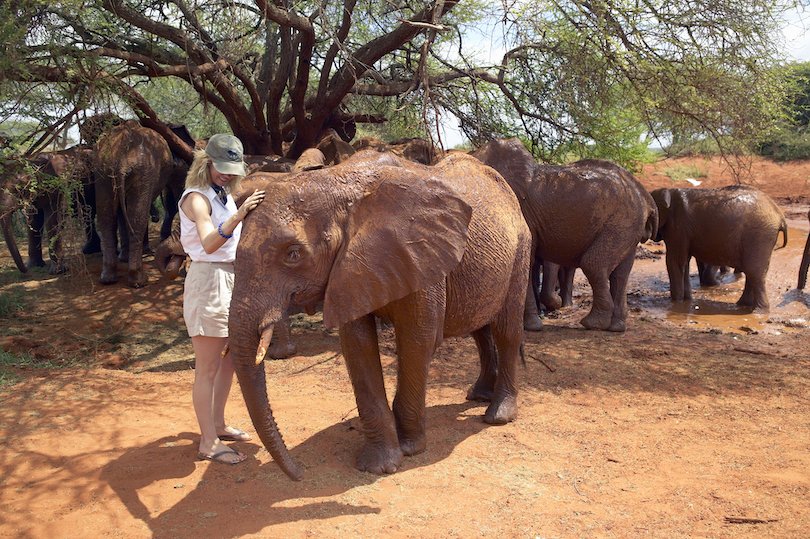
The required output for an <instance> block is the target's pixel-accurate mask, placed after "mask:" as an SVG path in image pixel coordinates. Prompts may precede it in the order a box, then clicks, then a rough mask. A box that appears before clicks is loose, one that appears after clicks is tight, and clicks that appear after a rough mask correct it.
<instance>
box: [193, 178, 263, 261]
mask: <svg viewBox="0 0 810 539" xmlns="http://www.w3.org/2000/svg"><path fill="white" fill-rule="evenodd" d="M262 200H264V191H259V190H256V191H254V192H253V194H252V195H250V196H249V197H248V198H247V200H245V202H244V204H242V206H241V207H240V208H239V209H238V210H237V211H236V213H234V214H233V215H231V216H230V217H228V218H227V219H225V221H223V222H222V226H221V227H220V226H219V225H220V223H215V222H213V221H212V220H211V213H210V212H211V210H210V207H209V203H208V199H207V198H206V197H205V196H203V195H202V194H200V193H196V192H191V193H189V194H188V195H186V198H185V199H183V202H182V204H180V209H181V210H183V212H184V213H185V214H186V216H187V217H188V218H189V219H191V220H192V221H194V224H195V225H196V226H197V234H198V235H199V236H200V242H201V243H202V246H203V249H204V250H205V252H206V253H208V254H211V253H214V252H216V251H217V249H219V248H220V247H222V246H223V245H224V244H225V242H226V241H228V238H226V237H224V236H222V235H220V229H221V230H222V234H225V236H230V235H231V234H233V231H234V229H236V225H238V224H239V223H241V222H242V220H243V219H244V218H245V216H247V214H248V213H249V212H250V211H251V210H252V209H253V208H255V207H256V206H258V205H259V203H260V202H261V201H262Z"/></svg>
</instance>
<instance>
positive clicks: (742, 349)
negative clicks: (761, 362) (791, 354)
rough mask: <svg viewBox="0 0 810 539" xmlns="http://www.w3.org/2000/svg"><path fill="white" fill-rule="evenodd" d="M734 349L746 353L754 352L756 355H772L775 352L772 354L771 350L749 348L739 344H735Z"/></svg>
mask: <svg viewBox="0 0 810 539" xmlns="http://www.w3.org/2000/svg"><path fill="white" fill-rule="evenodd" d="M732 350H734V351H736V352H743V353H745V354H753V355H755V356H772V355H774V354H771V353H770V352H764V351H762V350H750V349H748V348H740V347H739V346H735V347H734V348H732Z"/></svg>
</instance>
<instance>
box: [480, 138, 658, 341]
mask: <svg viewBox="0 0 810 539" xmlns="http://www.w3.org/2000/svg"><path fill="white" fill-rule="evenodd" d="M473 155H474V156H475V157H477V158H478V159H480V160H481V161H483V162H484V163H485V164H487V165H489V166H491V167H493V168H494V169H495V170H497V171H498V172H500V173H501V174H503V177H504V178H505V179H506V181H507V182H508V183H509V186H510V187H511V188H512V190H513V191H514V192H515V194H516V195H517V198H518V200H519V201H520V207H521V210H522V211H523V215H524V216H525V218H526V222H527V223H528V225H529V229H530V230H531V232H532V242H533V248H534V257H533V264H535V265H536V264H537V261H538V260H539V259H542V260H543V261H544V262H553V263H555V264H559V265H560V266H563V267H566V268H568V269H569V270H570V271H571V272H573V270H575V269H576V268H581V269H582V272H583V273H584V274H585V277H587V278H588V282H589V283H590V285H591V288H592V289H593V306H592V307H591V312H590V313H588V315H587V316H585V318H583V319H582V320H581V322H580V323H581V324H582V325H583V326H585V327H586V328H588V329H602V330H608V331H624V330H625V328H626V319H627V280H628V278H629V276H630V270H631V269H632V267H633V262H634V261H635V254H636V245H637V244H638V243H639V242H644V241H646V240H648V239H649V238H650V237H651V236H652V235H653V234H654V233H655V230H656V228H657V226H658V221H657V219H658V217H657V212H656V209H655V202H653V200H652V198H651V197H650V195H649V193H647V190H646V189H644V186H642V185H641V183H639V181H638V180H636V179H635V178H634V177H633V175H632V174H630V172H628V171H627V170H625V169H623V168H622V167H620V166H618V165H615V164H613V163H610V162H608V161H600V160H595V159H588V160H583V161H578V162H576V163H573V164H571V165H568V166H552V165H540V164H538V163H537V162H536V161H535V160H534V158H533V157H532V155H531V154H530V153H529V152H528V151H527V150H526V148H524V146H523V143H522V142H521V141H520V140H518V139H508V140H494V141H491V142H489V143H487V144H486V145H484V146H483V147H481V148H480V149H479V150H477V151H475V152H474V153H473ZM536 271H537V270H536V268H534V267H533V268H532V275H534V274H536ZM572 277H573V273H571V274H570V275H569V276H568V278H567V279H566V280H569V279H571V278H572ZM545 278H546V277H545V276H544V277H543V279H544V281H545ZM553 292H554V289H553V287H551V286H550V287H548V288H546V286H545V285H544V291H543V292H542V293H541V298H540V299H541V301H542V302H543V303H544V304H546V301H547V300H546V298H547V297H549V296H551V294H552V293H553ZM550 301H556V300H555V299H554V298H550ZM524 327H525V328H526V329H528V330H537V329H540V319H539V317H538V316H537V303H536V301H535V298H534V293H533V286H532V285H531V283H528V286H527V294H526V302H525V313H524Z"/></svg>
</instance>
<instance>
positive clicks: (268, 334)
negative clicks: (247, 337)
mask: <svg viewBox="0 0 810 539" xmlns="http://www.w3.org/2000/svg"><path fill="white" fill-rule="evenodd" d="M272 339H273V326H272V325H271V326H268V327H267V328H266V329H265V330H264V331H262V336H261V339H259V346H258V348H257V349H256V365H258V364H259V363H261V362H262V361H264V356H265V355H267V348H269V347H270V341H271V340H272Z"/></svg>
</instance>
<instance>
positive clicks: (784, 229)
mask: <svg viewBox="0 0 810 539" xmlns="http://www.w3.org/2000/svg"><path fill="white" fill-rule="evenodd" d="M780 232H781V233H782V238H783V239H784V241H783V242H782V245H781V246H779V247H777V248H776V249H774V251H778V250H779V249H784V248H785V247H787V243H788V227H787V222H786V221H785V218H784V217H782V222H781V223H779V230H777V231H776V237H777V238H779V233H780Z"/></svg>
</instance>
